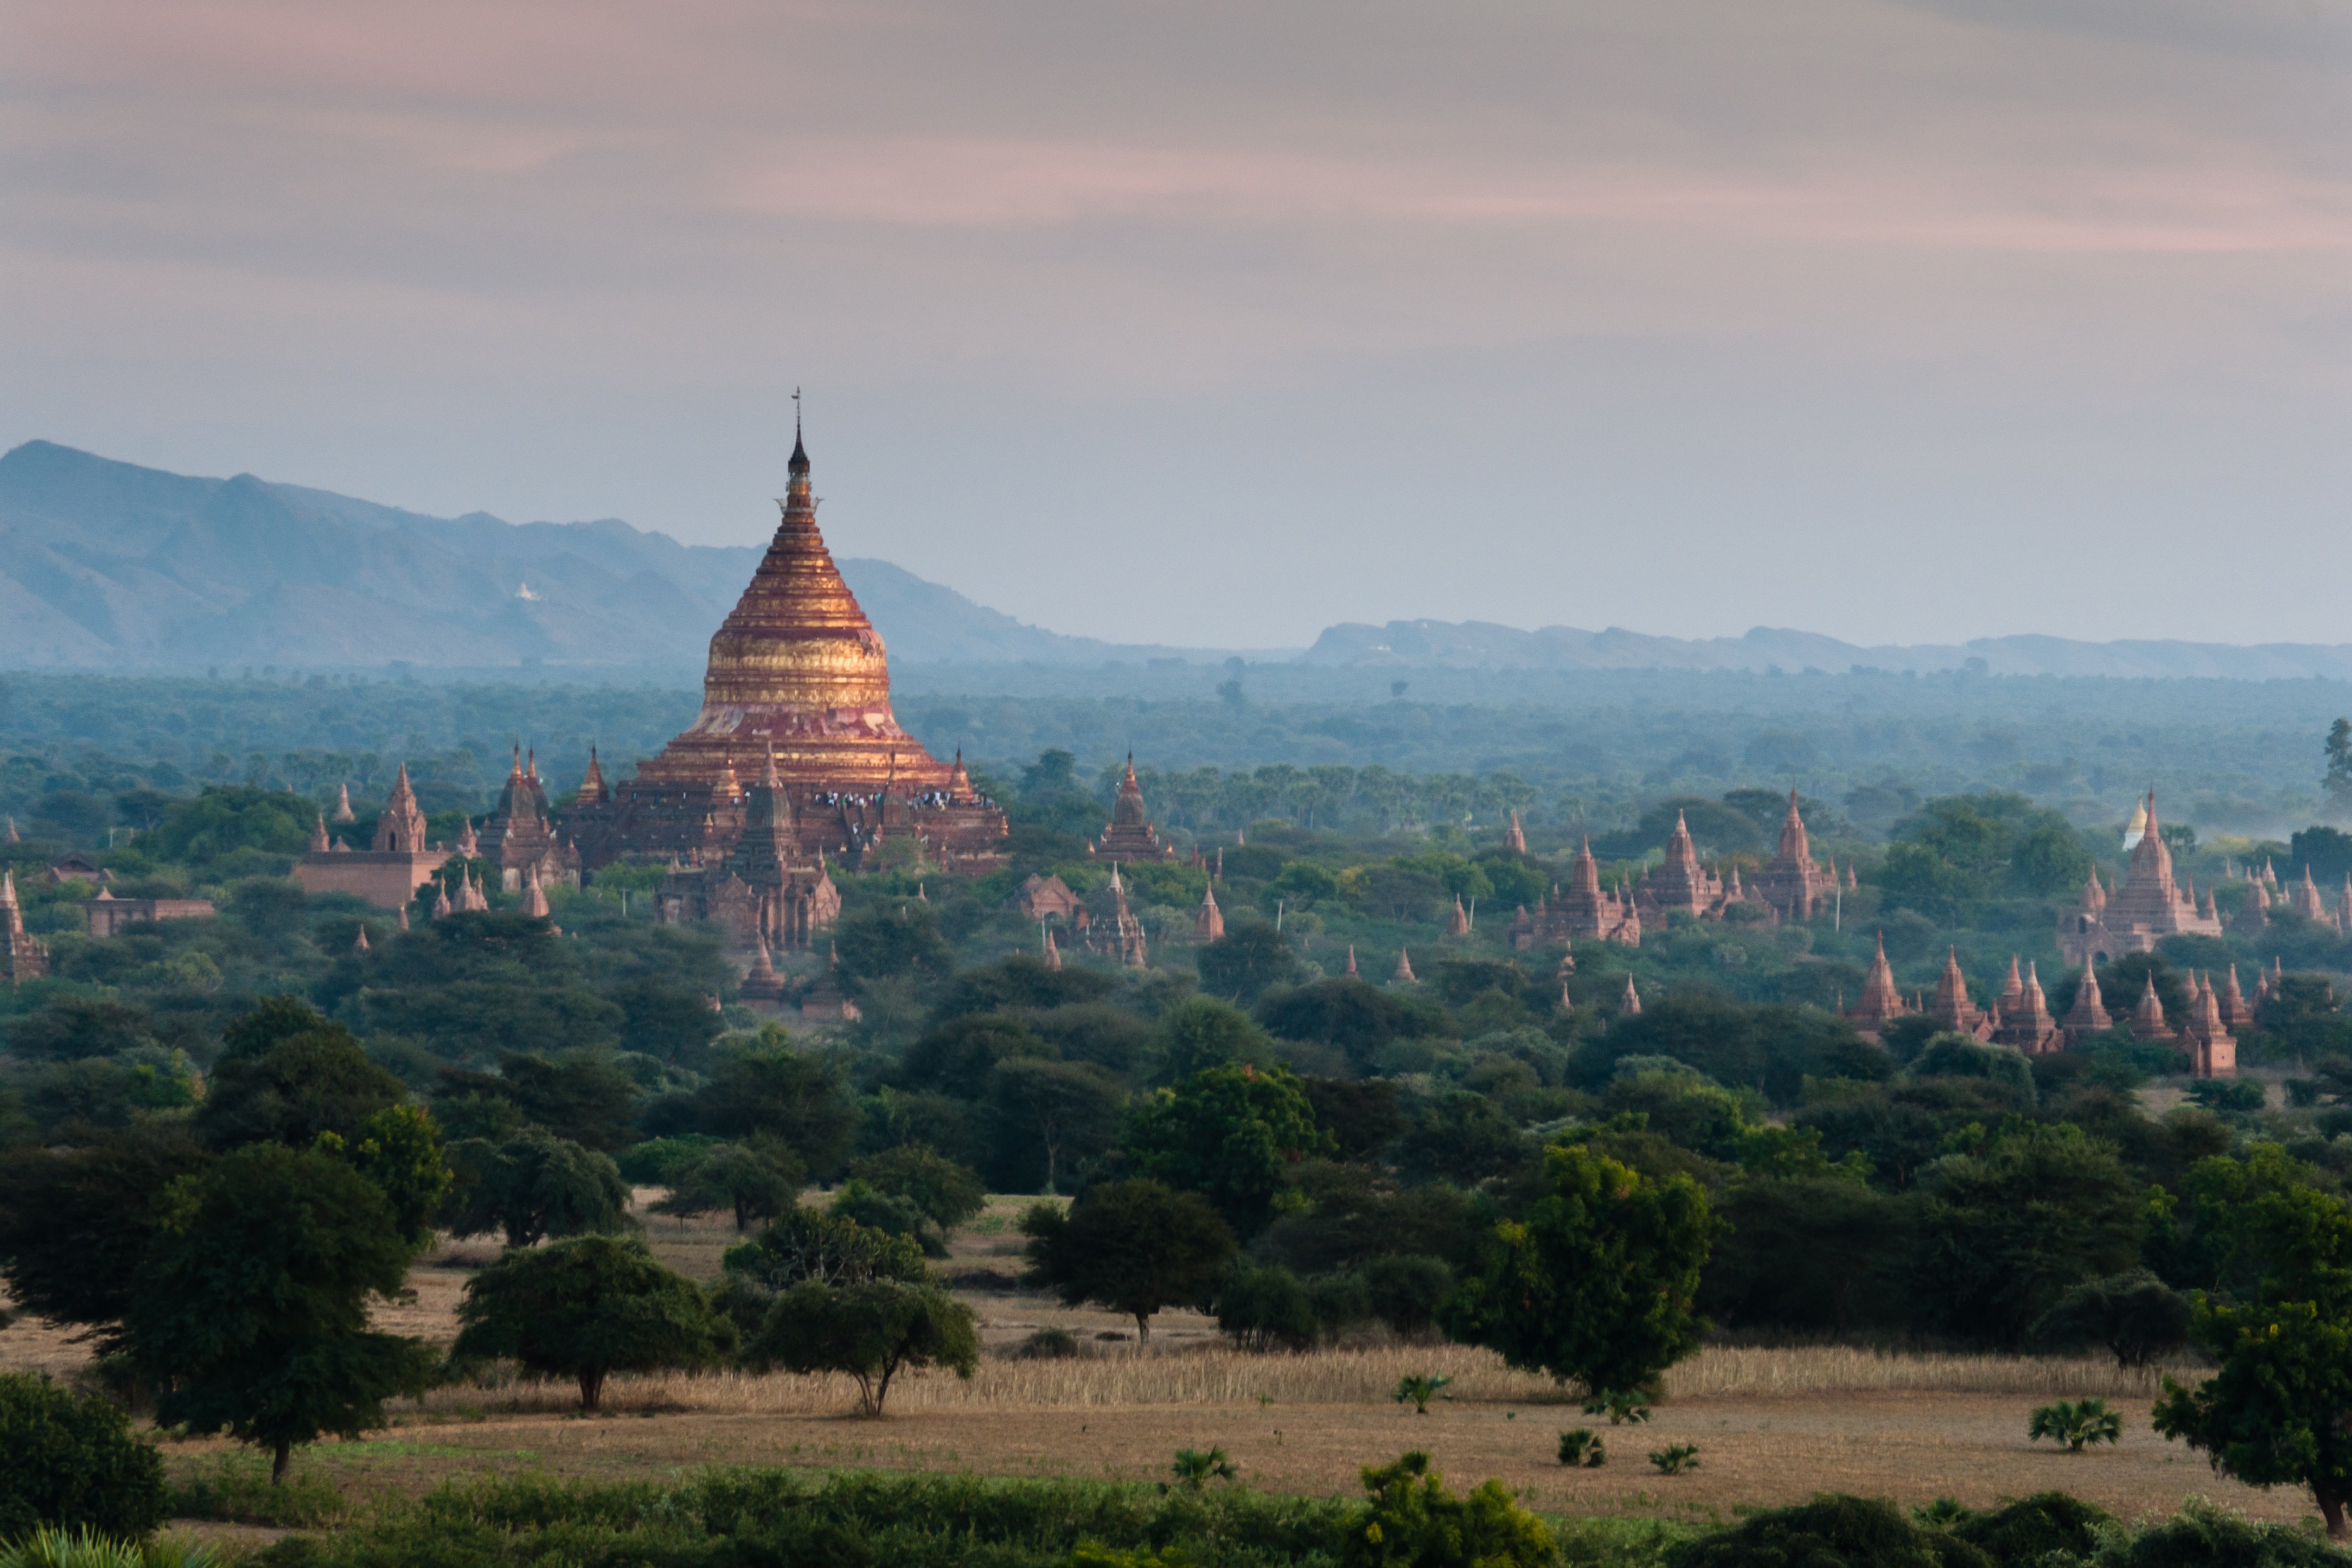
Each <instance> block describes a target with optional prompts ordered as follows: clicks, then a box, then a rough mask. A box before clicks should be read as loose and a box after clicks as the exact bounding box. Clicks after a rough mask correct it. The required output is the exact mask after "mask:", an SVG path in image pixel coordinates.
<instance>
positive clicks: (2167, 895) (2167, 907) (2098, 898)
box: [2058, 791, 2221, 963]
mask: <svg viewBox="0 0 2352 1568" xmlns="http://www.w3.org/2000/svg"><path fill="white" fill-rule="evenodd" d="M2142 809H2143V810H2144V811H2145V813H2146V815H2147V829H2146V831H2145V832H2144V833H2143V834H2142V835H2141V837H2140V840H2139V842H2138V844H2137V845H2136V846H2134V847H2133V849H2132V852H2131V870H2130V873H2129V874H2128V875H2127V876H2126V878H2125V879H2124V885H2123V886H2122V887H2120V888H2118V889H2116V890H2115V892H2114V894H2113V895H2112V896H2109V895H2105V894H2103V893H2102V892H2101V891H2100V889H2099V886H2098V878H2097V875H2096V874H2094V875H2093V876H2092V879H2091V881H2090V884H2089V885H2088V886H2086V887H2085V888H2084V889H2083V900H2082V904H2081V907H2080V908H2079V909H2077V910H2076V911H2075V912H2074V913H2073V914H2071V915H2066V916H2063V917H2062V918H2061V920H2060V921H2059V925H2058V950H2059V952H2063V953H2064V954H2065V955H2066V962H2067V963H2090V962H2097V963H2105V962H2108V961H2111V960H2113V959H2115V958H2117V957H2120V956H2121V955H2123V954H2124V953H2126V952H2154V951H2155V950H2156V944H2157V943H2158V942H2161V941H2162V940H2163V939H2164V938H2166V937H2168V936H2174V935H2178V934H2180V933H2184V932H2187V933H2193V934H2196V935H2199V936H2220V935H2221V918H2220V916H2219V915H2217V914H2216V913H2215V912H2214V910H2213V906H2212V899H2211V895H2210V894H2208V895H2207V898H2206V900H2205V902H2204V904H2203V905H2202V906H2200V904H2199V903H2198V900H2197V890H2196V888H2195V887H2194V885H2187V886H2184V885H2182V884H2180V883H2179V882H2176V881H2175V880H2174V879H2173V876H2172V851H2171V850H2170V849H2168V848H2167V847H2165V843H2164V835H2163V833H2162V832H2161V831H2160V830H2159V828H2158V822H2157V818H2156V795H2155V793H2154V792H2153V791H2151V792H2150V793H2149V795H2148V796H2147V801H2146V802H2145V803H2144V805H2143V807H2142Z"/></svg>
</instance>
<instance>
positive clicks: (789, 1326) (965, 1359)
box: [750, 1279, 980, 1416]
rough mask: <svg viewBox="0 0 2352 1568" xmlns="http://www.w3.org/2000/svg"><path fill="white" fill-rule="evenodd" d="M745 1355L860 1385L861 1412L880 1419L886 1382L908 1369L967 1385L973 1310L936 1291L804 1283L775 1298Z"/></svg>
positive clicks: (874, 1282)
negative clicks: (934, 1370)
mask: <svg viewBox="0 0 2352 1568" xmlns="http://www.w3.org/2000/svg"><path fill="white" fill-rule="evenodd" d="M750 1354H751V1358H752V1360H753V1361H754V1362H755V1363H772V1364H774V1365H778V1366H782V1367H783V1368H785V1369H786V1370H788V1371H791V1372H798V1373H814V1372H840V1373H847V1374H848V1375H849V1376H850V1378H851V1379H852V1380H853V1381H854V1382H856V1384H857V1408H858V1411H859V1413H860V1414H862V1415H868V1416H879V1415H881V1414H882V1403H883V1401H884V1400H886V1399H887V1398H888V1397H889V1395H890V1383H891V1380H892V1379H893V1378H895V1377H897V1376H898V1373H900V1372H902V1371H905V1370H907V1369H908V1368H911V1367H925V1366H944V1367H948V1368H950V1369H952V1370H953V1371H954V1373H955V1374H956V1375H957V1376H958V1377H961V1378H965V1379H969V1378H970V1377H971V1374H972V1371H973V1369H974V1368H975V1367H977V1366H978V1365H979V1363H980V1341H979V1337H978V1335H977V1333H976V1332H975V1331H974V1329H973V1325H972V1317H971V1309H970V1308H969V1307H966V1306H965V1305H964V1304H963V1303H962V1302H961V1301H958V1300H955V1299H954V1298H953V1297H951V1296H950V1295H949V1294H948V1293H947V1292H946V1291H944V1290H941V1289H939V1288H938V1287H937V1286H934V1285H929V1284H919V1283H913V1282H909V1281H907V1280H902V1279H867V1280H865V1281H862V1282H859V1283H855V1284H846V1285H825V1284H820V1283H818V1282H816V1281H815V1280H808V1281H804V1282H803V1283H802V1284H799V1285H795V1286H793V1288H792V1289H789V1290H787V1291H785V1292H784V1293H783V1294H782V1296H779V1297H778V1298H777V1299H776V1301H775V1304H774V1305H773V1306H772V1307H771V1308H770V1309H769V1310H768V1317H767V1321H765V1322H763V1323H762V1324H761V1326H760V1332H759V1334H758V1336H757V1337H756V1338H754V1339H753V1340H752V1342H751V1347H750Z"/></svg>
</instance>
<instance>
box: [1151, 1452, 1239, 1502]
mask: <svg viewBox="0 0 2352 1568" xmlns="http://www.w3.org/2000/svg"><path fill="white" fill-rule="evenodd" d="M1169 1468H1171V1469H1172V1470H1174V1471H1175V1472H1176V1479H1177V1481H1178V1483H1179V1484H1181V1486H1182V1487H1183V1488H1184V1489H1185V1490H1186V1491H1194V1492H1197V1491H1201V1490H1202V1489H1205V1488H1206V1487H1207V1486H1208V1484H1209V1483H1210V1482H1211V1481H1229V1480H1232V1479H1234V1477H1236V1476H1238V1475H1240V1474H1241V1473H1242V1472H1241V1468H1240V1467H1239V1466H1237V1465H1234V1464H1231V1463H1228V1462H1227V1460H1226V1458H1225V1451H1224V1450H1223V1448H1211V1449H1209V1450H1208V1451H1207V1452H1206V1453H1203V1452H1202V1451H1201V1450H1200V1449H1198V1448H1179V1449H1177V1450H1176V1462H1175V1463H1174V1464H1173V1465H1171V1466H1170V1467H1169Z"/></svg>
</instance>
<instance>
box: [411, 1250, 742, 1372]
mask: <svg viewBox="0 0 2352 1568" xmlns="http://www.w3.org/2000/svg"><path fill="white" fill-rule="evenodd" d="M457 1321H458V1323H459V1324H460V1325H462V1326H461V1328H460V1331H459V1332H458V1335H457V1343H456V1344H455V1345H454V1346H453V1347H451V1351H450V1353H451V1355H452V1356H454V1357H457V1358H458V1359H460V1360H464V1359H469V1358H479V1359H483V1360H488V1359H491V1358H496V1357H506V1358H509V1359H511V1360H514V1361H517V1362H520V1363H522V1365H523V1366H524V1368H525V1369H526V1370H528V1371H530V1372H533V1373H540V1374H541V1375H545V1376H553V1377H569V1378H572V1379H574V1380H575V1381H577V1382H578V1384H580V1407H581V1408H582V1409H583V1410H594V1409H595V1408H596V1407H597V1405H598V1403H599V1401H600V1400H601V1399H602V1398H603V1396H604V1380H605V1379H606V1378H608V1377H610V1376H611V1375H612V1374H613V1373H616V1372H654V1371H658V1370H660V1369H663V1368H666V1367H698V1366H709V1365H710V1364H712V1363H715V1362H717V1361H718V1360H719V1358H720V1357H721V1356H722V1355H724V1354H726V1353H727V1352H730V1351H731V1350H732V1349H733V1348H734V1342H735V1326H734V1324H732V1323H730V1322H729V1321H727V1320H726V1319H725V1318H723V1317H721V1316H719V1314H718V1313H717V1312H715V1311H713V1310H711V1306H710V1302H709V1299H708V1298H707V1297H705V1296H704V1295H703V1293H702V1289H701V1287H699V1286H698V1285H696V1284H695V1282H694V1281H693V1280H691V1279H688V1278H687V1277H686V1276H685V1275H683V1274H680V1273H678V1272H677V1271H676V1270H674V1269H671V1268H665V1267H663V1266H662V1265H661V1264H660V1263H658V1262H656V1260H655V1258H654V1257H653V1255H652V1254H651V1253H649V1252H647V1251H646V1247H645V1243H644V1242H642V1241H640V1240H638V1239H637V1238H636V1237H609V1236H583V1237H575V1238H573V1239H572V1240H570V1241H559V1242H557V1243H555V1244H554V1245H553V1246H551V1247H540V1248H537V1249H535V1250H532V1251H529V1252H522V1251H516V1252H509V1253H508V1254H507V1255H506V1256H505V1257H504V1258H499V1260H498V1261H497V1262H496V1263H493V1264H491V1265H490V1266H489V1267H488V1268H485V1269H483V1270H482V1271H481V1272H480V1273H479V1274H477V1275H475V1276H474V1277H473V1279H469V1280H467V1282H466V1299H465V1300H464V1301H463V1302H462V1303H460V1304H459V1306H458V1308H457Z"/></svg>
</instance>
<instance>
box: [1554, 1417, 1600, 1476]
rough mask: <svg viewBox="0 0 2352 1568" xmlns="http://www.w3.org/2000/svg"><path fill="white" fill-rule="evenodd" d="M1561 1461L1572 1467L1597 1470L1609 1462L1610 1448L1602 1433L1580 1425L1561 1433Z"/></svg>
mask: <svg viewBox="0 0 2352 1568" xmlns="http://www.w3.org/2000/svg"><path fill="white" fill-rule="evenodd" d="M1559 1462H1560V1463H1561V1464H1563V1465H1566V1466H1568V1467H1569V1468H1571V1469H1587V1470H1597V1469H1599V1468H1601V1466H1603V1465H1605V1464H1607V1463H1608V1462H1609V1448H1608V1446H1607V1445H1606V1444H1604V1443H1603V1442H1601V1434H1600V1433H1598V1432H1595V1431H1594V1430H1593V1429H1592V1428H1591V1427H1590V1426H1578V1427H1576V1428H1574V1429H1572V1430H1570V1431H1567V1432H1562V1433H1561V1434H1560V1435H1559Z"/></svg>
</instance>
